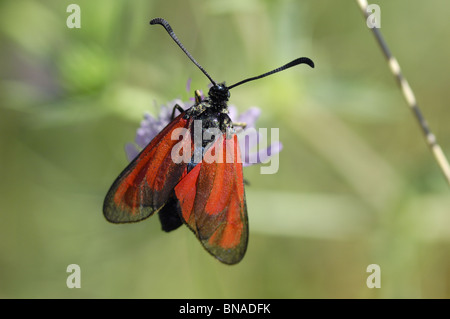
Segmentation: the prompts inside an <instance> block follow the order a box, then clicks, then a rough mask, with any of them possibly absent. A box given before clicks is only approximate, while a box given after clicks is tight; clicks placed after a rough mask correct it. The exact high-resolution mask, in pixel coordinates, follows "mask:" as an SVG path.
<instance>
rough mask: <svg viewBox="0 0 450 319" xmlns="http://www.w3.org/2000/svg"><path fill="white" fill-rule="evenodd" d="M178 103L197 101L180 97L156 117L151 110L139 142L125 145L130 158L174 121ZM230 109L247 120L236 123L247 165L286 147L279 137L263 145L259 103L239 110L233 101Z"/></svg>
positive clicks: (236, 119) (139, 132)
mask: <svg viewBox="0 0 450 319" xmlns="http://www.w3.org/2000/svg"><path fill="white" fill-rule="evenodd" d="M186 90H187V91H189V90H190V80H188V83H187V85H186ZM176 104H178V105H179V106H181V108H183V109H184V110H186V109H188V108H189V107H191V106H192V104H193V102H192V101H189V102H183V101H181V100H180V99H176V100H173V101H171V102H169V103H167V105H163V106H161V108H160V111H159V114H158V116H157V117H156V118H155V117H152V116H151V115H150V114H148V113H145V114H144V120H142V122H141V125H140V127H139V128H138V129H137V131H136V138H135V144H134V143H127V144H126V145H125V152H126V154H127V158H128V160H129V161H130V162H131V161H132V160H133V159H134V158H135V157H136V156H137V155H138V154H139V152H140V151H141V150H142V149H143V148H145V146H147V144H148V143H150V141H151V140H152V139H153V138H154V137H155V136H156V135H157V134H158V133H159V132H160V131H161V130H162V129H163V128H164V127H165V126H166V125H167V124H169V123H170V121H171V116H172V111H173V108H174V106H175V105H176ZM228 111H229V114H228V115H229V116H230V118H231V120H232V121H233V123H246V126H245V128H241V127H236V134H237V136H238V140H239V145H240V148H241V156H242V164H243V165H244V166H250V165H253V164H260V163H263V162H266V161H268V160H269V158H270V157H271V156H273V155H275V154H277V153H279V152H280V151H281V150H282V148H283V146H282V144H281V142H279V141H276V142H272V144H271V145H270V146H268V147H267V148H264V149H260V147H259V146H260V145H259V144H260V141H261V138H262V136H261V133H260V132H258V130H256V128H255V126H256V125H255V124H256V121H257V120H258V118H259V116H260V115H261V110H260V109H259V108H258V107H251V108H249V109H248V110H247V111H245V112H244V113H241V114H238V111H237V108H236V107H235V106H234V105H229V106H228ZM178 114H179V112H178V110H177V111H175V116H177V115H178Z"/></svg>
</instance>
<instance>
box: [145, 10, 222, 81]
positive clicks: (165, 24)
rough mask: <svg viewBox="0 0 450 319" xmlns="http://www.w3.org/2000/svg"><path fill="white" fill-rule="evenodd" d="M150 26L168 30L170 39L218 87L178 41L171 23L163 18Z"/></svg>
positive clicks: (154, 21)
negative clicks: (159, 26)
mask: <svg viewBox="0 0 450 319" xmlns="http://www.w3.org/2000/svg"><path fill="white" fill-rule="evenodd" d="M150 24H151V25H153V24H160V25H162V26H163V27H164V29H166V31H167V33H168V34H169V35H170V37H171V38H172V39H173V41H175V43H176V44H178V46H179V47H180V48H181V50H183V52H184V53H186V55H187V56H188V58H189V59H191V61H192V62H194V64H195V65H196V66H197V67H198V68H199V69H200V70H201V71H202V72H203V74H205V75H206V77H207V78H208V79H209V80H210V81H211V83H212V84H213V85H214V86H215V85H217V84H216V82H215V81H214V80H213V79H212V78H211V77H210V76H209V74H208V72H206V71H205V69H203V68H202V66H201V65H200V64H199V63H198V62H197V61H195V59H194V57H193V56H192V55H191V54H190V53H189V52H188V50H186V48H185V47H184V45H183V44H182V43H181V42H180V40H178V37H177V36H176V34H175V32H173V30H172V27H171V26H170V24H169V22H167V21H166V20H164V19H163V18H155V19H152V20H151V21H150Z"/></svg>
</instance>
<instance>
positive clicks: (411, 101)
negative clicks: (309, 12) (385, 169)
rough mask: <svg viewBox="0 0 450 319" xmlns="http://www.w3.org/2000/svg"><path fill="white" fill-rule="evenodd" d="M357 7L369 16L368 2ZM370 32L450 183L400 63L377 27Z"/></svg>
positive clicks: (449, 168) (448, 167)
mask: <svg viewBox="0 0 450 319" xmlns="http://www.w3.org/2000/svg"><path fill="white" fill-rule="evenodd" d="M357 2H358V5H359V7H360V8H361V11H362V13H363V14H364V16H365V18H366V19H368V18H369V12H368V10H367V7H368V3H367V0H357ZM372 32H373V34H374V35H375V38H376V40H377V42H378V44H379V45H380V48H381V50H382V51H383V54H384V56H385V57H386V59H387V60H388V63H389V67H390V69H391V72H392V74H394V76H395V78H396V80H397V83H398V84H399V86H400V88H401V90H402V92H403V96H404V97H405V99H406V102H407V103H408V106H409V107H410V109H411V110H412V111H413V114H414V116H415V117H416V119H417V121H418V122H419V125H420V127H421V129H422V132H423V134H424V135H425V139H426V141H427V144H428V146H429V147H430V149H431V151H432V152H433V155H434V157H435V159H436V161H437V163H438V165H439V167H440V168H441V170H442V173H443V174H444V176H445V178H446V180H447V183H448V184H450V165H449V163H448V160H447V157H445V154H444V152H443V151H442V148H441V147H440V146H439V144H438V143H437V141H436V136H435V135H434V134H433V133H432V132H431V130H430V127H429V126H428V123H427V121H426V120H425V117H424V116H423V115H422V112H421V111H420V108H419V105H418V104H417V101H416V97H415V96H414V93H413V90H412V89H411V87H410V86H409V83H408V81H407V80H406V78H405V77H404V76H403V74H402V71H401V69H400V65H399V63H398V61H397V59H396V58H395V57H394V56H393V55H392V53H391V51H390V50H389V47H388V45H387V43H386V41H384V38H383V36H382V35H381V32H380V30H379V29H378V28H375V27H374V28H372Z"/></svg>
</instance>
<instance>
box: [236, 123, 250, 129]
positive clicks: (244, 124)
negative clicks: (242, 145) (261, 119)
mask: <svg viewBox="0 0 450 319" xmlns="http://www.w3.org/2000/svg"><path fill="white" fill-rule="evenodd" d="M233 126H239V127H242V129H243V130H245V128H246V127H247V123H245V122H233Z"/></svg>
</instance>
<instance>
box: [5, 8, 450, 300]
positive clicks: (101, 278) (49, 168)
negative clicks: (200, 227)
mask: <svg viewBox="0 0 450 319" xmlns="http://www.w3.org/2000/svg"><path fill="white" fill-rule="evenodd" d="M71 3H76V4H78V5H79V6H80V8H81V28H80V29H69V28H68V27H67V26H66V19H67V17H68V16H69V14H70V13H67V12H66V9H67V6H68V5H69V4H71ZM376 3H377V4H378V5H380V7H381V31H382V33H383V34H384V36H385V38H386V41H387V42H388V44H389V45H390V47H391V49H392V51H393V53H394V54H395V55H396V57H397V59H398V60H399V62H400V64H401V66H402V69H403V71H404V74H405V76H406V77H407V78H408V80H409V82H410V84H411V86H412V88H413V89H414V91H415V93H416V97H417V99H418V101H419V104H420V105H421V107H422V109H423V113H424V115H425V116H426V118H427V120H428V123H429V124H430V126H431V128H432V130H433V131H434V133H435V134H436V136H437V138H438V141H439V142H440V144H441V145H442V148H443V150H444V152H445V153H446V154H447V156H450V125H449V122H450V111H449V110H448V101H449V100H450V90H449V89H448V83H449V80H450V63H448V59H449V56H450V46H449V45H448V43H449V42H448V39H449V38H450V27H449V24H448V12H449V10H450V3H448V2H445V1H440V0H432V1H419V0H410V1H406V0H403V1H390V0H389V1H388V0H378V1H377V2H376ZM154 17H164V18H166V19H167V20H168V21H169V22H170V23H171V24H172V26H173V28H174V30H175V32H176V33H177V35H178V36H179V38H180V39H181V40H182V42H183V43H184V44H185V46H186V47H187V48H188V49H189V50H190V52H191V53H192V54H193V55H194V56H195V58H196V59H197V60H198V61H199V62H200V63H201V64H202V65H203V66H204V67H205V69H206V70H207V71H208V72H209V73H210V74H211V75H212V76H213V77H214V78H215V79H216V80H217V81H222V80H226V81H227V82H228V83H229V84H231V83H235V82H237V81H239V80H241V79H243V78H246V77H249V76H253V75H257V74H260V73H263V72H265V71H267V70H270V69H272V68H275V67H277V66H279V65H281V64H283V63H286V62H288V61H290V60H292V59H294V58H296V57H299V56H307V57H310V58H311V59H313V60H314V61H315V63H316V68H315V69H314V70H313V69H310V68H308V67H306V66H301V67H296V68H293V69H290V70H289V71H285V72H282V73H280V74H277V75H274V76H272V77H269V78H266V79H263V80H259V81H256V82H252V83H249V84H247V85H245V86H242V87H239V88H236V89H235V90H233V92H232V103H233V104H235V105H236V106H237V107H238V108H239V110H240V111H245V110H246V109H248V108H249V107H251V106H258V107H260V108H261V109H262V115H261V118H260V120H259V121H258V126H259V127H269V128H270V127H275V128H280V139H281V141H282V143H283V145H284V149H283V151H282V152H281V154H280V169H279V171H278V173H277V174H274V175H261V174H260V167H258V166H253V167H249V168H245V170H244V174H245V176H246V179H248V180H249V181H250V185H249V186H247V188H246V189H247V190H246V192H247V203H248V211H249V220H250V241H249V247H248V251H247V255H246V256H245V258H244V260H243V261H242V262H241V263H240V264H238V265H235V266H226V265H222V264H220V263H219V262H218V261H216V260H215V259H214V258H212V257H211V256H210V255H209V254H208V253H206V252H205V251H204V250H203V249H202V247H201V245H200V244H199V242H198V241H197V240H196V238H195V237H194V236H193V235H192V233H191V232H190V231H189V230H188V229H187V228H186V227H183V228H180V229H179V230H177V231H175V232H172V233H169V234H167V233H164V232H162V231H161V230H160V224H159V221H158V219H157V218H150V219H148V220H146V221H145V222H141V223H136V224H132V225H113V224H109V223H108V222H106V220H105V219H104V218H103V215H102V203H103V199H104V196H105V194H106V192H107V190H108V188H109V186H110V184H111V183H112V182H113V180H114V179H115V178H116V176H117V175H118V174H119V172H120V171H121V170H122V169H123V168H124V167H125V165H126V163H127V160H126V157H125V152H124V145H125V143H126V142H129V141H133V140H134V136H135V130H136V128H137V127H138V126H139V123H140V121H141V120H142V116H143V113H144V112H145V111H148V112H150V113H151V114H157V111H158V106H159V105H162V104H165V103H166V102H168V101H170V100H172V99H174V98H181V99H183V100H187V99H188V98H189V97H191V96H192V92H191V93H187V92H186V90H185V84H186V81H187V79H188V78H191V79H192V88H193V89H197V88H198V89H204V90H205V89H206V87H207V84H208V81H207V79H206V78H205V77H204V75H203V74H202V73H201V72H200V71H199V70H198V69H197V68H196V67H195V66H194V65H193V64H192V63H191V62H190V61H189V60H188V59H187V58H186V56H184V54H183V53H182V52H181V51H180V50H179V48H178V47H177V46H176V45H175V44H174V43H173V42H172V40H171V39H170V38H169V37H168V35H167V33H166V32H165V31H164V30H163V29H162V28H161V27H160V26H157V27H151V26H149V25H148V22H149V20H150V19H151V18H154ZM0 47H1V51H0V52H1V53H0V54H1V62H0V63H1V69H0V74H1V82H0V150H1V154H0V298H448V297H450V243H449V241H450V209H449V207H450V198H449V195H450V194H449V187H448V185H447V184H446V181H445V179H444V178H443V176H442V174H441V172H440V170H439V168H438V166H437V164H436V163H435V161H434V159H433V157H432V154H431V153H430V151H429V149H428V148H427V146H426V144H425V142H424V138H423V136H422V135H421V131H420V129H419V127H418V125H417V123H416V121H415V119H414V117H413V116H412V114H411V112H410V110H409V109H408V107H407V106H406V102H405V101H404V99H403V96H402V95H401V92H400V90H399V89H398V87H397V85H396V83H395V81H394V79H393V77H392V75H391V74H390V72H389V69H388V66H387V64H386V62H385V60H384V58H383V56H382V54H381V52H380V50H379V48H378V46H377V44H376V42H375V39H374V38H373V36H372V34H371V32H370V31H369V29H368V28H367V26H366V23H365V19H364V18H363V16H362V14H361V12H360V10H359V8H358V6H357V4H356V1H313V0H305V1H294V0H283V1H272V0H263V1H258V0H249V1H241V0H229V1H222V0H210V1H204V0H187V1H186V0H176V1H152V0H146V1H144V0H135V1H125V0H114V1H110V0H108V1H106V0H97V1H87V0H77V1H73V2H72V1H60V0H51V1H31V0H22V1H11V0H9V1H6V0H4V1H2V2H1V3H0ZM69 264H78V265H80V267H81V288H80V289H68V288H67V286H66V278H67V276H68V275H69V274H68V273H67V272H66V268H67V266H68V265H69ZM370 264H378V265H380V267H381V288H379V289H369V288H368V287H367V286H366V279H367V277H368V276H369V275H370V274H369V273H367V272H366V268H367V266H368V265H370Z"/></svg>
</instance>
